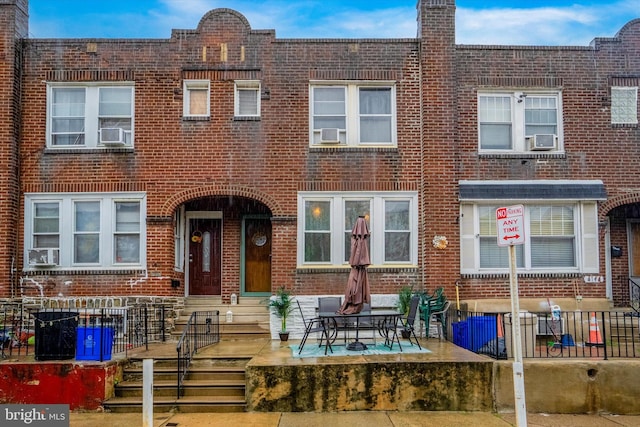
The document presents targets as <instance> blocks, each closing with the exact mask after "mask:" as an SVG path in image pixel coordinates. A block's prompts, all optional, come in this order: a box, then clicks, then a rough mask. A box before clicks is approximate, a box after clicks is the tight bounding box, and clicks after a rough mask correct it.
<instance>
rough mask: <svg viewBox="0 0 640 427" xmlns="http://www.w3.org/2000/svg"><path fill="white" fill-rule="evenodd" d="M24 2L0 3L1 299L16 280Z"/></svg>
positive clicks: (8, 292) (10, 290) (25, 31)
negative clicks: (0, 58)
mask: <svg viewBox="0 0 640 427" xmlns="http://www.w3.org/2000/svg"><path fill="white" fill-rule="evenodd" d="M26 3H27V2H26V0H20V1H0V28H1V29H2V30H0V55H1V56H2V61H0V236H1V240H2V250H0V296H2V295H6V296H11V295H12V287H13V286H12V283H13V282H14V280H15V275H14V274H13V271H14V270H13V268H14V267H15V266H16V263H17V262H18V259H17V257H16V255H17V252H16V244H17V237H18V236H17V235H18V229H17V218H18V216H19V211H18V171H19V169H18V168H19V164H18V138H19V136H18V135H19V134H18V132H19V123H20V105H19V99H20V84H19V83H20V77H19V76H20V72H21V70H20V67H21V65H22V63H21V59H22V58H21V55H22V46H21V43H20V41H19V40H20V38H21V37H24V36H26V34H27V32H28V23H27V13H28V11H27V4H26Z"/></svg>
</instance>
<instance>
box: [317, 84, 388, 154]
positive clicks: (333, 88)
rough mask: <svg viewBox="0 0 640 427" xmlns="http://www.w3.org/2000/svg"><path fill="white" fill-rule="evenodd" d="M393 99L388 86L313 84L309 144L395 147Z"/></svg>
mask: <svg viewBox="0 0 640 427" xmlns="http://www.w3.org/2000/svg"><path fill="white" fill-rule="evenodd" d="M395 98H396V95H395V87H394V86H393V85H392V84H389V83H377V82H376V83H374V82H359V83H335V84H329V83H327V84H320V83H314V84H312V85H311V94H310V99H311V107H310V115H311V117H310V122H311V130H310V133H311V135H310V140H311V145H324V144H340V145H347V146H380V145H386V146H388V145H395V144H396V102H395Z"/></svg>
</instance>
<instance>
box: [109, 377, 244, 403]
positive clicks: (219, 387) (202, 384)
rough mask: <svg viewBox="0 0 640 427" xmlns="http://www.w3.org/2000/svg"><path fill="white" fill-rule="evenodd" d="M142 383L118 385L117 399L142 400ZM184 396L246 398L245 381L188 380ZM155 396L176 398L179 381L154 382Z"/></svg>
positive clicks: (130, 382)
mask: <svg viewBox="0 0 640 427" xmlns="http://www.w3.org/2000/svg"><path fill="white" fill-rule="evenodd" d="M142 385H143V384H142V381H124V382H122V383H120V384H118V387H117V395H116V396H117V397H139V398H142V394H143V391H142ZM183 387H184V396H220V397H241V398H244V390H245V379H244V377H243V378H240V379H233V380H228V379H211V378H209V379H204V378H203V379H197V380H196V379H186V380H185V381H184V382H183ZM153 395H154V397H155V396H163V397H171V396H173V397H176V395H177V380H176V379H173V380H156V379H155V378H154V380H153Z"/></svg>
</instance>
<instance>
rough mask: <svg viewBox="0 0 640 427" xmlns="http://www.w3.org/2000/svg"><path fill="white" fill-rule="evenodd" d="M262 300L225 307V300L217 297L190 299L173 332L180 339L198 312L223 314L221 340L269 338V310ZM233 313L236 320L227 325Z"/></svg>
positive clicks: (245, 299)
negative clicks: (228, 317) (228, 316)
mask: <svg viewBox="0 0 640 427" xmlns="http://www.w3.org/2000/svg"><path fill="white" fill-rule="evenodd" d="M263 300H264V298H261V297H240V298H239V300H238V304H236V305H230V304H223V303H222V298H221V297H219V296H217V297H188V298H186V299H185V304H184V310H183V311H182V312H181V314H180V317H179V318H178V319H177V320H176V322H175V329H174V331H173V332H172V333H171V335H172V336H173V338H174V339H175V340H178V339H179V338H180V335H181V334H182V331H183V330H184V327H185V325H186V324H187V322H188V321H189V317H190V316H191V313H193V312H194V311H211V310H218V311H219V312H220V339H221V340H229V339H254V338H269V337H270V336H271V335H270V332H269V311H268V310H267V308H266V306H265V304H263V303H262V301H263ZM229 310H231V312H232V315H233V321H232V322H227V321H226V320H227V312H228V311H229Z"/></svg>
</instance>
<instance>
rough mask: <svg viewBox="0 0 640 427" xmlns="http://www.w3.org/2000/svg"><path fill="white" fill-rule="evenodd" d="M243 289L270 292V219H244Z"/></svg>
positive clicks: (253, 291) (254, 291)
mask: <svg viewBox="0 0 640 427" xmlns="http://www.w3.org/2000/svg"><path fill="white" fill-rule="evenodd" d="M244 291H245V292H251V293H270V292H271V220H270V219H269V218H245V220H244Z"/></svg>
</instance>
